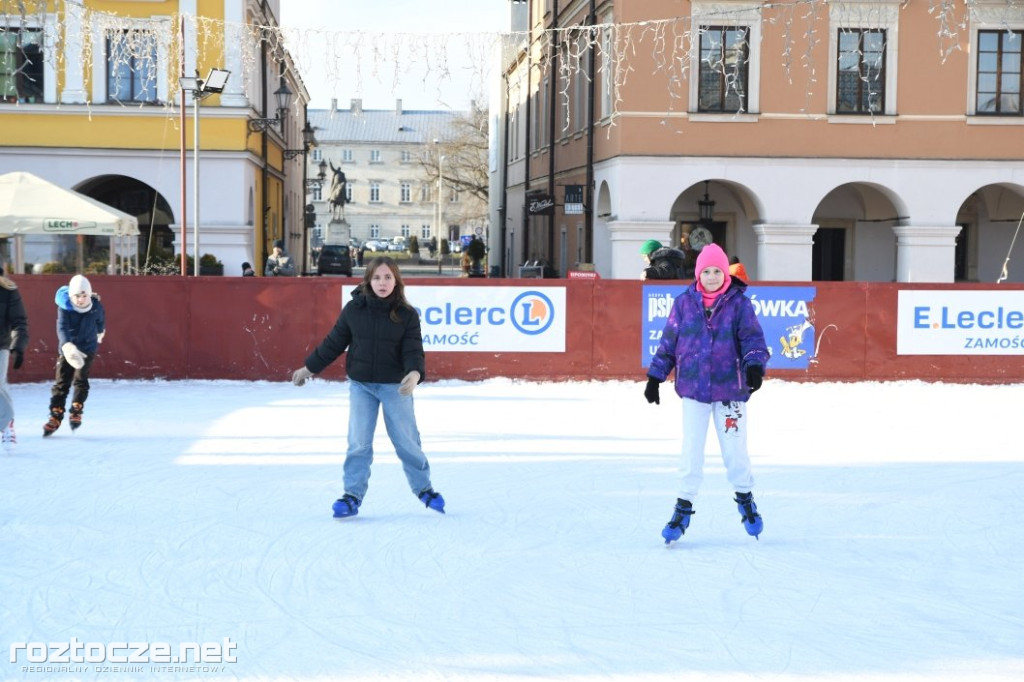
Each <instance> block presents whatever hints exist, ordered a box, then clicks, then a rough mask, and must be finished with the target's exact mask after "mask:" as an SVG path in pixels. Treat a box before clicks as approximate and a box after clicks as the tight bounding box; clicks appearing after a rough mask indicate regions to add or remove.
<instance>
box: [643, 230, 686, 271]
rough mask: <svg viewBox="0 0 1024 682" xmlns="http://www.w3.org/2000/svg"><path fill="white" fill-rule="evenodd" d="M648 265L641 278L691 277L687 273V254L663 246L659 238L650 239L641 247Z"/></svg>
mask: <svg viewBox="0 0 1024 682" xmlns="http://www.w3.org/2000/svg"><path fill="white" fill-rule="evenodd" d="M640 255H641V256H643V257H644V262H645V263H646V264H647V267H645V268H644V271H643V273H642V274H641V275H640V279H643V280H648V279H689V277H687V275H686V254H684V253H683V252H682V251H680V250H679V249H670V248H668V247H665V246H662V245H661V242H659V241H658V240H657V239H648V240H647V241H645V242H644V243H643V246H641V247H640Z"/></svg>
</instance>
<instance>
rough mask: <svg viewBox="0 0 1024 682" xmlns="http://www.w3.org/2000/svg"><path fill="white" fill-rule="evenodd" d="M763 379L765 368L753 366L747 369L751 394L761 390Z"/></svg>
mask: <svg viewBox="0 0 1024 682" xmlns="http://www.w3.org/2000/svg"><path fill="white" fill-rule="evenodd" d="M763 378H764V367H762V366H761V365H751V366H750V367H747V386H748V387H749V388H750V392H751V393H753V392H754V391H756V390H757V389H759V388H761V380H762V379H763Z"/></svg>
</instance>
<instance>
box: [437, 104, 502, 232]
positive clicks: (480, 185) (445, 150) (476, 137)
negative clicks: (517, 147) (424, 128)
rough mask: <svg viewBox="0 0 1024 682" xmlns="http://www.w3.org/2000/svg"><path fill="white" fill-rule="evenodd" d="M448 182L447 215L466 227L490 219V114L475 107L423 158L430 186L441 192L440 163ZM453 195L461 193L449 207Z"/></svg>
mask: <svg viewBox="0 0 1024 682" xmlns="http://www.w3.org/2000/svg"><path fill="white" fill-rule="evenodd" d="M440 157H444V160H443V161H442V162H441V172H442V173H443V178H442V179H443V181H444V197H443V200H444V201H445V202H446V203H445V214H446V215H447V216H448V218H449V219H450V220H453V221H456V222H459V223H461V224H463V225H468V224H471V223H481V222H483V221H484V220H486V218H487V202H488V196H489V191H488V183H489V176H488V169H487V158H488V136H487V111H486V110H485V109H481V108H480V107H478V106H476V105H475V104H474V106H473V108H472V109H471V110H470V111H468V112H466V114H464V115H461V116H457V117H456V118H454V119H453V121H452V123H451V125H450V127H449V130H448V133H447V134H446V135H445V136H444V137H442V136H438V139H437V144H436V145H427V146H426V147H425V148H424V150H423V154H422V156H421V157H420V163H421V165H422V166H423V171H424V174H425V176H426V178H427V181H428V182H429V183H430V186H431V187H432V188H434V191H436V189H437V176H438V160H439V158H440ZM452 191H455V192H458V193H459V202H458V205H457V206H455V205H453V204H451V203H448V197H449V196H450V193H451V192H452Z"/></svg>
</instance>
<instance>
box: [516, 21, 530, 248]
mask: <svg viewBox="0 0 1024 682" xmlns="http://www.w3.org/2000/svg"><path fill="white" fill-rule="evenodd" d="M526 27H527V31H528V32H529V40H527V41H526V140H525V142H526V154H525V157H524V159H523V162H524V164H525V168H524V171H523V238H522V239H520V240H519V241H520V242H521V243H522V247H521V248H522V250H523V254H522V257H521V258H520V259H519V261H520V262H521V263H525V262H526V261H527V260H528V259H529V258H530V211H529V208H528V204H527V202H526V192H529V191H530V154H531V151H530V148H531V146H532V145H531V142H530V131H531V130H532V126H533V93H532V92H531V90H530V86H531V83H530V81H531V80H532V72H533V3H532V2H531V3H530V4H529V10H528V11H527V18H526Z"/></svg>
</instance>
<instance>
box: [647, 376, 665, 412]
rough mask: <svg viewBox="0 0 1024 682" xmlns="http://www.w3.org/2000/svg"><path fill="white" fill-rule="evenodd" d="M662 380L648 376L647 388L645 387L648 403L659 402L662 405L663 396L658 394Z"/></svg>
mask: <svg viewBox="0 0 1024 682" xmlns="http://www.w3.org/2000/svg"><path fill="white" fill-rule="evenodd" d="M660 385H661V382H660V381H658V380H657V379H651V378H650V377H648V378H647V388H645V389H644V397H645V398H647V403H648V404H650V403H657V404H658V405H661V396H660V395H659V394H658V391H659V389H658V386H660Z"/></svg>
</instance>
